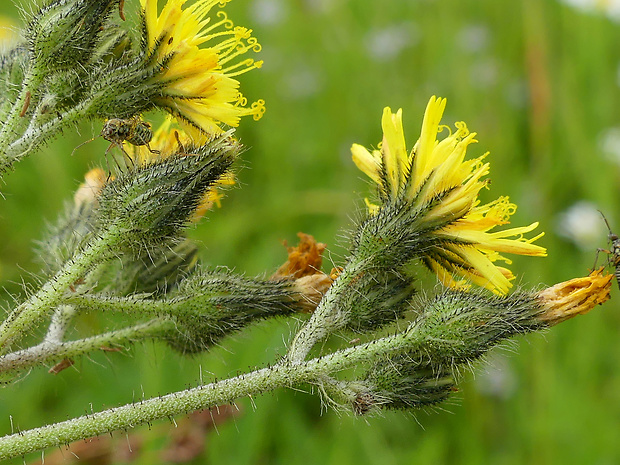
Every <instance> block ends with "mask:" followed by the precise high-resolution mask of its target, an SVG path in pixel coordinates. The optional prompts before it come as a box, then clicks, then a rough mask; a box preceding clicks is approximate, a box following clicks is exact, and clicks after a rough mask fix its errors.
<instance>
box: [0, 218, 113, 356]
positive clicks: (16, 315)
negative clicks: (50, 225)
mask: <svg viewBox="0 0 620 465" xmlns="http://www.w3.org/2000/svg"><path fill="white" fill-rule="evenodd" d="M119 235H120V232H119V231H118V230H116V229H115V228H111V229H108V230H107V231H106V232H105V233H104V234H103V235H101V236H98V237H97V238H96V239H94V240H93V241H92V242H91V243H90V244H89V245H88V246H87V247H86V248H85V249H84V250H83V251H82V252H80V253H79V254H78V255H77V256H75V257H74V258H72V259H71V260H69V261H68V262H67V263H66V264H65V266H63V268H62V269H61V270H60V271H58V273H56V275H55V276H54V277H53V278H51V279H50V280H49V281H47V283H45V285H44V286H43V287H42V288H41V289H39V291H38V292H37V293H36V294H34V295H32V296H31V297H30V298H29V299H28V300H27V301H26V302H24V303H22V304H21V305H19V306H18V307H17V308H16V309H15V310H13V311H12V312H11V313H10V314H9V316H8V317H7V318H6V319H5V320H4V321H3V322H2V325H1V326H0V353H6V352H7V350H8V349H9V347H10V346H11V345H12V344H14V343H16V342H18V341H19V340H20V339H21V338H22V337H23V336H24V335H25V334H27V332H28V330H29V329H30V328H31V327H32V326H33V325H35V324H37V323H39V322H40V320H41V318H42V317H43V316H44V315H45V314H47V313H49V312H51V311H52V310H53V309H54V307H56V306H57V305H58V304H59V303H60V302H61V300H62V297H63V295H64V294H65V292H66V291H67V289H69V287H70V286H71V285H73V284H74V283H75V282H77V281H78V280H79V279H80V278H82V277H83V276H84V275H85V274H86V272H87V271H89V270H90V269H91V268H92V266H93V265H94V264H96V263H97V262H99V261H101V260H102V259H103V258H105V257H108V256H109V255H110V251H111V250H114V244H115V243H116V242H117V241H118V238H119Z"/></svg>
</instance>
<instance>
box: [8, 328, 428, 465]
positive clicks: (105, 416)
mask: <svg viewBox="0 0 620 465" xmlns="http://www.w3.org/2000/svg"><path fill="white" fill-rule="evenodd" d="M424 339H425V338H424V337H423V335H421V334H419V333H417V332H415V331H405V332H403V333H399V334H396V335H394V336H389V337H385V338H381V339H377V340H375V341H372V342H369V343H367V344H362V345H359V346H356V347H352V348H348V349H344V350H340V351H337V352H334V353H332V354H329V355H326V356H324V357H320V358H316V359H313V360H309V361H307V362H304V363H290V362H289V361H286V360H285V361H283V362H282V363H279V364H277V365H275V366H272V367H268V368H262V369H260V370H256V371H253V372H251V373H247V374H243V375H240V376H236V377H234V378H230V379H227V380H223V381H219V382H215V383H211V384H208V385H205V386H199V387H196V388H193V389H188V390H185V391H181V392H176V393H173V394H168V395H165V396H162V397H158V398H153V399H149V400H145V401H142V402H139V403H134V404H129V405H125V406H122V407H118V408H113V409H109V410H104V411H102V412H98V413H94V414H91V415H86V416H83V417H79V418H75V419H72V420H67V421H64V422H61V423H56V424H54V425H49V426H43V427H41V428H36V429H32V430H28V431H23V432H19V433H15V434H12V435H10V436H6V437H4V438H2V439H0V460H2V459H8V458H12V457H18V456H23V455H25V454H27V453H29V452H34V451H38V450H43V449H45V448H48V447H53V446H60V445H63V444H68V443H70V442H73V441H77V440H80V439H86V438H89V437H92V436H98V435H100V434H105V433H110V432H112V431H118V430H127V429H129V428H133V427H135V426H138V425H141V424H145V423H149V422H152V421H155V420H158V419H163V418H170V417H172V416H174V415H180V414H185V413H188V412H192V411H195V410H200V409H207V408H210V407H213V406H216V405H221V404H225V403H230V402H233V401H234V400H235V399H238V398H240V397H245V396H251V395H256V394H261V393H264V392H267V391H272V390H274V389H277V388H280V387H293V386H296V385H300V384H303V383H319V384H320V383H321V382H322V380H323V379H324V378H325V377H326V376H328V375H329V374H331V373H334V372H337V371H340V370H343V369H346V368H350V367H353V366H357V365H360V364H368V363H369V362H372V360H376V359H378V358H380V357H384V356H386V355H394V354H398V353H402V352H404V351H407V350H412V349H415V348H416V347H419V346H420V345H421V344H422V343H423V342H424Z"/></svg>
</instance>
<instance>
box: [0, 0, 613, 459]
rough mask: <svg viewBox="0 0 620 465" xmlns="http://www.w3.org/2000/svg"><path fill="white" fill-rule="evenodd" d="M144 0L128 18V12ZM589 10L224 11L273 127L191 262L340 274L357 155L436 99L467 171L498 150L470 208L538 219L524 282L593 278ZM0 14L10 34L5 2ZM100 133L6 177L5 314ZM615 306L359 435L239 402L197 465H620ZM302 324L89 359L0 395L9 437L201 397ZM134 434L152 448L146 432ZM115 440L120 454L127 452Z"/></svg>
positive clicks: (460, 2) (608, 28)
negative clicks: (251, 57)
mask: <svg viewBox="0 0 620 465" xmlns="http://www.w3.org/2000/svg"><path fill="white" fill-rule="evenodd" d="M137 3H138V2H137V1H135V0H134V1H131V2H130V1H128V2H127V5H126V9H127V11H129V10H130V9H134V11H135V8H137ZM571 3H573V4H575V3H578V2H577V1H576V0H575V1H573V2H571ZM583 3H584V4H587V2H586V1H585V0H583ZM591 3H593V4H594V3H598V5H599V9H598V10H596V9H593V10H591V11H587V10H585V9H581V8H576V7H574V6H568V5H566V4H564V3H562V2H560V1H554V0H546V1H542V0H541V1H537V0H525V1H522V2H504V1H497V0H415V1H414V0H411V1H403V0H383V1H381V2H372V1H366V0H357V1H346V0H236V1H235V2H233V3H232V4H231V5H229V8H228V9H229V11H230V16H231V18H232V19H233V20H234V21H235V22H236V23H237V24H242V25H246V26H249V27H251V28H253V29H254V33H255V35H256V36H257V37H258V38H259V40H260V42H261V43H262V45H263V52H262V58H263V59H264V60H265V65H264V67H263V69H262V70H260V71H258V72H252V73H250V74H248V75H244V76H243V77H242V82H243V88H244V93H245V94H246V96H247V97H248V98H249V99H250V100H256V99H258V98H264V99H265V100H266V102H267V113H266V115H265V117H264V118H263V119H262V120H261V121H260V122H258V123H255V122H253V121H244V122H243V123H242V126H241V127H240V128H239V130H238V134H239V136H240V138H241V140H242V142H243V143H245V144H246V145H247V146H248V148H249V150H248V151H247V152H246V153H245V154H244V161H243V163H242V167H241V170H240V172H239V179H240V183H239V184H240V186H241V189H233V190H232V191H230V192H229V193H228V196H227V198H226V199H225V200H224V201H223V208H222V209H219V210H216V211H213V212H212V213H211V214H210V215H209V218H208V219H207V220H206V221H203V222H202V223H201V224H200V225H198V226H197V227H196V228H195V229H194V230H192V231H191V235H192V236H193V237H195V238H196V239H198V240H200V241H201V242H202V243H203V245H204V251H203V254H202V255H203V258H204V261H205V262H207V263H210V264H213V265H225V266H228V267H230V268H234V269H235V270H237V271H240V272H245V273H247V274H249V275H256V274H266V275H268V274H270V273H272V272H273V271H274V270H275V269H276V268H277V266H278V265H279V264H281V263H282V262H283V261H284V260H285V259H286V253H285V249H284V247H283V246H282V241H283V240H287V241H288V242H289V243H293V242H295V240H296V237H295V234H296V233H297V232H298V231H304V232H306V233H310V234H313V235H314V236H315V237H316V238H317V239H318V240H320V241H323V242H326V243H327V244H328V245H329V247H330V251H331V255H330V257H331V259H332V260H333V262H334V263H335V264H341V263H342V256H343V253H344V248H343V245H344V244H345V243H344V242H343V240H342V231H343V230H344V229H346V228H347V227H349V226H350V224H351V219H352V218H355V217H356V216H357V215H358V212H359V211H360V209H361V208H363V198H364V196H365V195H367V193H368V185H367V183H366V181H365V180H364V179H363V176H362V175H361V173H360V172H358V171H357V170H356V168H355V167H354V165H353V163H352V162H351V159H350V153H349V147H350V145H351V143H352V142H359V143H361V144H364V145H366V146H372V145H376V144H377V142H379V140H380V138H381V132H380V116H381V111H382V108H383V107H384V106H391V107H392V108H393V109H396V108H399V107H402V108H403V111H404V123H405V132H406V134H407V139H408V145H409V146H411V145H412V144H413V143H414V142H415V140H416V138H417V136H418V133H419V128H420V124H421V120H422V114H423V111H424V107H425V105H426V102H427V101H428V98H429V97H430V96H431V95H433V94H437V95H440V96H444V97H447V98H448V107H447V111H446V115H445V117H444V122H445V123H448V124H451V125H452V124H453V123H454V121H459V120H463V121H466V122H467V124H468V126H469V127H470V129H471V130H473V131H476V132H478V137H477V138H478V140H479V141H480V143H479V144H477V145H475V146H472V147H470V154H471V156H477V155H479V154H481V153H483V152H485V151H487V150H488V151H490V152H491V156H490V158H489V160H490V161H491V166H492V173H491V178H492V179H493V183H492V185H491V189H490V191H489V192H486V193H483V196H484V197H483V200H486V201H488V200H492V199H494V198H496V197H497V196H499V195H509V196H510V197H511V199H512V200H513V201H515V202H516V203H517V204H518V205H519V210H518V212H517V213H516V214H515V215H514V217H513V219H514V224H515V225H523V224H529V223H531V222H533V221H540V223H541V229H542V230H544V231H545V232H546V235H545V237H544V238H543V239H542V240H541V241H540V243H541V245H544V246H545V247H547V248H548V252H549V257H548V258H544V259H541V258H530V259H527V258H516V259H515V260H514V265H513V266H512V269H513V271H514V273H515V274H516V275H517V281H518V283H521V284H523V285H524V286H542V285H543V283H544V284H553V283H556V282H558V281H562V280H566V279H570V278H572V277H576V276H581V275H584V274H585V273H587V271H588V268H590V267H591V266H592V264H593V261H594V256H595V250H596V248H597V247H605V246H606V235H607V231H606V229H605V225H604V223H603V222H602V220H601V218H600V216H599V214H598V213H597V212H596V209H597V208H600V209H601V210H603V211H604V212H605V214H606V215H607V218H608V219H609V220H610V222H611V224H612V225H615V226H616V228H617V229H616V231H617V232H618V231H620V209H619V208H618V198H619V196H620V87H619V86H620V46H619V44H620V22H618V21H620V19H619V18H618V17H616V18H614V17H613V15H612V14H606V13H608V11H606V10H605V9H604V7H605V5H608V7H609V8H613V5H612V3H613V2H600V1H599V2H595V1H594V0H592V2H591ZM23 8H24V9H25V10H29V9H30V6H29V5H28V4H25V5H24V6H23ZM0 12H1V13H3V14H5V15H8V16H12V17H13V18H15V21H18V20H17V18H18V15H17V7H15V6H13V5H11V4H10V3H9V2H2V3H1V4H0ZM99 130H100V123H93V124H86V125H84V126H82V127H81V128H79V132H80V134H78V131H77V130H76V131H68V132H67V133H65V134H64V135H63V137H62V138H59V139H58V140H57V141H55V142H54V143H52V144H50V145H49V146H48V147H46V148H45V149H43V150H42V151H41V152H40V153H38V154H37V155H35V156H32V157H30V158H28V159H26V160H24V161H23V162H21V163H20V164H19V165H18V166H17V170H16V171H15V172H14V173H12V174H11V175H10V176H8V177H7V178H6V179H5V181H4V185H3V186H2V189H1V191H2V196H3V197H4V198H3V199H1V200H0V278H1V279H2V282H3V283H4V286H5V288H6V291H5V292H4V293H3V299H4V300H6V301H7V302H10V297H9V294H15V293H20V292H22V291H21V288H22V285H21V282H22V280H24V281H25V282H27V283H33V282H35V278H34V277H33V274H35V275H36V273H37V265H36V260H35V257H34V255H33V252H32V247H33V243H34V241H36V240H37V239H38V238H40V237H41V235H42V230H43V228H44V225H45V223H46V221H51V220H53V219H54V218H55V217H56V215H57V214H58V212H59V211H60V209H61V206H62V204H63V202H64V201H65V200H66V199H69V198H70V197H71V195H72V192H73V191H74V190H75V188H76V187H77V185H78V184H79V182H80V180H81V178H82V176H83V174H84V172H85V171H86V170H87V169H88V168H89V167H91V166H93V165H94V164H96V163H101V159H102V158H101V157H102V154H103V151H104V150H105V147H106V144H104V143H103V142H102V141H101V140H98V141H95V142H93V143H92V144H89V146H87V148H86V147H84V148H82V149H81V150H79V151H78V152H76V154H75V155H74V156H73V157H70V156H69V153H70V152H71V150H73V148H74V147H76V146H77V145H78V144H79V143H80V142H83V141H84V140H86V139H87V138H90V137H92V135H93V134H97V133H98V131H99ZM328 261H329V260H328ZM329 268H330V264H329V263H326V269H329ZM614 287H615V285H614ZM613 294H614V295H613V297H616V298H617V295H618V289H617V288H614V289H613ZM617 307H618V304H617V303H616V301H615V300H613V299H612V300H611V301H610V302H608V303H607V304H605V305H604V306H603V307H601V308H597V309H595V311H593V312H592V313H591V314H589V315H587V316H583V317H579V318H576V319H574V320H570V321H568V322H566V323H563V324H562V325H560V326H558V327H556V328H554V329H553V330H550V331H549V332H547V333H546V334H543V335H533V336H529V337H525V338H519V339H518V340H515V341H514V342H513V343H512V344H510V345H507V346H504V347H503V348H501V349H499V350H494V351H493V352H492V354H491V355H490V357H489V362H490V363H489V364H484V365H483V364H479V365H477V366H476V368H475V370H474V373H473V374H472V373H468V374H466V375H465V377H464V379H463V381H462V383H461V389H460V391H459V392H458V393H456V394H455V395H454V397H453V398H452V400H451V401H450V402H449V403H447V404H445V405H442V406H440V407H439V408H436V409H433V410H428V411H419V412H416V413H415V414H408V413H399V412H387V413H385V415H383V416H382V417H375V418H366V419H359V418H353V417H352V416H350V415H341V414H337V413H335V412H334V411H331V410H327V411H325V410H324V409H323V408H322V406H321V402H320V399H319V397H318V396H317V395H311V394H309V393H305V392H296V391H291V390H280V391H277V392H274V393H269V394H266V395H263V396H261V397H258V398H255V399H253V403H252V402H250V401H249V400H248V399H241V400H240V401H239V402H238V405H239V407H240V408H241V413H240V414H239V415H238V416H236V418H234V419H232V420H228V421H226V422H222V423H220V424H218V426H217V432H215V431H211V432H210V433H209V437H208V439H207V445H206V450H205V452H204V453H203V455H202V456H201V457H200V458H198V459H196V460H195V461H194V462H193V463H228V464H237V463H239V464H245V463H249V464H294V463H304V464H366V463H382V464H386V465H388V464H402V463H433V464H442V463H450V464H452V463H459V464H460V463H463V464H468V463H472V464H474V463H475V464H478V463H493V464H523V463H528V464H553V463H562V464H573V463H574V464H583V463H588V464H614V463H620V442H619V441H618V437H620V340H619V337H618V334H619V330H620V312H618V308H617ZM87 323H88V324H87V325H86V324H85V326H88V327H89V328H90V330H92V329H93V328H95V329H98V328H97V325H100V326H101V328H99V329H103V328H104V327H105V321H99V322H97V321H90V322H87ZM298 324H299V323H298V322H297V321H295V320H292V319H291V320H281V321H276V322H270V323H263V324H260V325H257V326H255V327H253V328H251V329H250V330H249V331H247V332H244V333H242V334H238V335H236V336H234V337H233V338H231V339H229V340H228V341H226V344H225V346H226V347H225V348H221V349H216V350H213V351H212V352H210V353H208V354H204V355H201V356H197V357H193V358H187V357H182V356H180V355H178V354H176V353H174V352H172V351H171V350H169V349H168V348H167V347H165V346H163V345H160V344H151V343H148V344H138V345H137V346H136V347H135V348H133V349H132V350H131V351H130V352H129V355H127V354H125V355H122V354H116V353H112V354H107V355H106V354H95V355H94V356H93V357H84V358H83V359H79V360H77V361H76V365H75V366H74V367H73V368H71V369H68V370H65V371H63V372H62V373H60V374H59V375H57V376H53V375H50V374H48V373H47V372H46V370H45V369H36V370H33V371H32V373H30V374H29V375H28V376H27V377H26V378H25V379H23V380H22V381H20V382H19V383H17V384H15V385H12V386H10V387H7V388H4V389H3V390H2V391H1V393H0V398H1V401H0V431H1V432H2V433H3V434H5V433H8V432H10V430H11V428H10V421H9V416H11V417H12V421H13V423H14V424H15V425H16V426H18V427H19V428H20V429H29V428H32V427H36V426H40V425H42V424H45V423H49V422H53V421H60V420H65V419H66V418H68V417H72V416H76V415H81V414H84V413H86V412H88V411H90V409H91V406H92V408H93V409H94V410H95V411H97V410H100V409H102V408H106V407H111V406H115V405H119V404H122V403H127V402H130V401H132V399H139V398H141V397H142V396H145V397H152V396H155V395H158V394H163V393H168V392H171V391H173V390H178V389H182V388H184V387H187V386H193V385H195V384H196V383H197V382H198V379H199V367H202V372H203V377H204V379H205V380H208V379H210V378H212V377H217V378H220V379H221V378H222V377H226V376H230V375H234V374H236V373H238V372H241V371H245V370H248V369H251V368H252V367H254V366H262V365H264V364H266V363H273V362H274V361H275V360H277V357H278V356H279V355H281V354H283V351H284V347H285V342H286V341H288V340H289V339H290V336H291V334H292V333H293V332H294V331H295V329H296V328H297V327H298ZM173 430H174V428H173V427H172V426H170V428H164V429H163V431H165V434H164V436H163V437H159V438H158V439H153V440H149V441H151V442H148V441H147V442H146V446H145V447H144V448H143V451H142V452H141V453H140V454H138V455H139V458H138V459H137V461H136V462H135V463H164V462H162V461H161V459H160V456H159V455H158V454H159V452H158V451H157V447H156V446H158V442H159V443H165V442H166V441H168V440H169V439H168V438H167V435H169V434H172V431H173ZM158 431H160V432H161V431H162V430H158ZM138 434H144V435H145V437H149V436H148V434H149V433H148V429H146V428H143V429H141V430H140V431H139V433H138ZM153 434H154V433H153ZM116 436H117V437H120V439H121V440H120V441H119V447H126V445H125V442H124V440H123V439H124V438H123V436H124V435H123V434H120V433H119V434H118V435H116ZM160 436H161V435H160ZM65 456H67V457H68V458H69V457H70V456H71V455H70V454H69V453H67V452H65ZM33 457H34V456H33ZM29 458H30V457H29ZM14 463H22V461H21V459H20V460H16V461H15V462H14Z"/></svg>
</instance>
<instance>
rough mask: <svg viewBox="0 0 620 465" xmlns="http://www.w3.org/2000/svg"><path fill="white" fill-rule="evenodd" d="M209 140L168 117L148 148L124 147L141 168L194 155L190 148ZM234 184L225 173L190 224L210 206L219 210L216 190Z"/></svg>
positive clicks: (184, 124) (229, 174)
mask: <svg viewBox="0 0 620 465" xmlns="http://www.w3.org/2000/svg"><path fill="white" fill-rule="evenodd" d="M209 137H210V136H208V135H206V134H205V133H204V132H202V131H200V130H198V129H196V128H195V127H193V126H191V125H189V124H186V123H184V122H183V121H182V120H181V121H178V122H177V121H175V119H174V118H172V117H171V116H168V117H167V118H166V120H165V121H164V122H163V123H162V125H161V126H160V127H159V128H158V129H157V130H156V131H155V132H154V133H153V138H152V139H151V142H150V144H149V145H148V146H145V145H141V146H136V145H125V146H124V147H125V148H126V149H128V150H129V155H130V157H131V159H132V162H133V163H135V164H137V165H144V164H147V163H150V162H153V161H156V160H158V159H161V158H165V157H169V156H171V155H175V154H180V155H184V156H188V157H189V156H193V154H192V153H191V151H192V148H193V147H199V146H202V145H205V144H206V143H208V142H209V140H208V139H209ZM234 184H235V177H234V175H233V174H232V173H230V172H227V173H226V174H225V175H224V176H222V177H220V178H219V179H218V180H217V181H216V182H215V183H214V185H213V186H212V187H211V188H210V189H209V190H207V191H206V192H205V194H204V196H203V199H202V202H201V203H200V204H199V205H198V208H197V209H196V212H195V213H194V215H193V216H192V218H191V221H198V220H199V219H200V218H202V217H203V216H204V215H205V213H206V212H207V211H209V210H210V209H211V207H213V204H215V205H217V206H218V207H221V206H222V205H221V203H220V200H221V198H222V197H223V194H222V193H221V192H220V191H219V190H218V187H220V188H221V187H222V186H231V185H234Z"/></svg>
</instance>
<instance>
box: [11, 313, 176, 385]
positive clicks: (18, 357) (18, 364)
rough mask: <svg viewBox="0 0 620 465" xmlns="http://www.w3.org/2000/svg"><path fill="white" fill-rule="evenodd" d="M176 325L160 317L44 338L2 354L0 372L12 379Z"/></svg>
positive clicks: (143, 337)
mask: <svg viewBox="0 0 620 465" xmlns="http://www.w3.org/2000/svg"><path fill="white" fill-rule="evenodd" d="M173 328H174V323H173V322H172V321H170V320H166V319H163V318H161V319H156V320H152V321H149V322H147V323H140V324H137V325H135V326H130V327H127V328H123V329H119V330H116V331H109V332H107V333H103V334H98V335H96V336H91V337H87V338H84V339H77V340H75V341H66V342H62V341H44V342H42V343H40V344H37V345H36V346H33V347H29V348H27V349H24V350H19V351H16V352H12V353H10V354H7V355H4V356H2V357H0V376H3V377H5V378H6V379H7V380H9V379H10V378H11V377H14V376H15V375H16V374H18V373H19V372H22V371H24V370H28V369H30V368H32V367H35V366H40V365H45V364H49V363H56V362H58V361H60V360H62V359H64V358H72V357H78V356H80V355H84V354H87V353H89V352H93V351H96V350H101V348H102V347H110V348H116V347H119V346H122V345H123V344H129V343H132V342H134V341H137V340H144V339H147V338H149V337H157V336H158V335H159V334H161V333H162V331H166V330H171V329H173ZM7 375H10V376H7Z"/></svg>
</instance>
